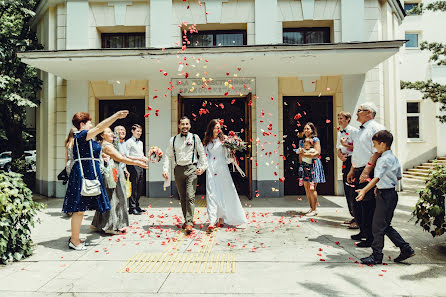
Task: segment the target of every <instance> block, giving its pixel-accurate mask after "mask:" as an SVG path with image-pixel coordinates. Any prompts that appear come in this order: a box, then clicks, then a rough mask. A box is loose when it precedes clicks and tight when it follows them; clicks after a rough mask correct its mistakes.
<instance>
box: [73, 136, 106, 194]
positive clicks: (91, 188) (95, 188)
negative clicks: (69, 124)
mask: <svg viewBox="0 0 446 297" xmlns="http://www.w3.org/2000/svg"><path fill="white" fill-rule="evenodd" d="M88 143H89V145H90V154H91V158H82V159H81V156H80V154H79V146H78V144H77V139H76V148H77V159H78V162H79V167H80V169H81V177H82V187H81V195H82V196H88V197H91V196H98V195H101V183H100V181H99V180H98V174H97V172H96V164H95V163H94V161H95V159H94V155H93V147H92V146H91V140H89V141H88ZM81 160H91V162H92V163H93V170H94V176H95V179H87V178H85V177H84V170H83V169H82V162H81ZM98 161H99V160H98Z"/></svg>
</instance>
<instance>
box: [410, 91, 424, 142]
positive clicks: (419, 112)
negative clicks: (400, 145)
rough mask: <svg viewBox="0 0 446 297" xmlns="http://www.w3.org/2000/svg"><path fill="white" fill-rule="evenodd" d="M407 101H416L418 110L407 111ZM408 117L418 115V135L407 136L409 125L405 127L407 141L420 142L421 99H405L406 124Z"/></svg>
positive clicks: (421, 139)
mask: <svg viewBox="0 0 446 297" xmlns="http://www.w3.org/2000/svg"><path fill="white" fill-rule="evenodd" d="M408 103H418V112H417V113H415V112H408V111H407V104H408ZM409 117H418V137H409V129H408V128H409V127H407V134H406V136H407V141H408V142H422V141H423V138H422V133H421V132H422V130H423V129H422V122H421V101H420V100H410V101H406V125H408V118H409Z"/></svg>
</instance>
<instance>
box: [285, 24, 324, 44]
mask: <svg viewBox="0 0 446 297" xmlns="http://www.w3.org/2000/svg"><path fill="white" fill-rule="evenodd" d="M283 43H287V44H309V43H330V28H325V27H323V28H285V29H283Z"/></svg>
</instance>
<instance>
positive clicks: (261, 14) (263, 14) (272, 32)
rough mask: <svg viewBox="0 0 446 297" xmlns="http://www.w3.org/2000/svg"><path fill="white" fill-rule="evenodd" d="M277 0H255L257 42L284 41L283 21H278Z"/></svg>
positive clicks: (275, 42)
mask: <svg viewBox="0 0 446 297" xmlns="http://www.w3.org/2000/svg"><path fill="white" fill-rule="evenodd" d="M277 7H278V6H277V0H255V8H254V13H255V25H254V27H255V28H254V31H255V42H256V44H277V43H282V32H281V31H282V23H281V22H278V21H277Z"/></svg>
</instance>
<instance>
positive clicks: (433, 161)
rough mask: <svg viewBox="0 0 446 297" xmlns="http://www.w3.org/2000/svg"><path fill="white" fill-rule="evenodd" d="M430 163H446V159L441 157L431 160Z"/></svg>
mask: <svg viewBox="0 0 446 297" xmlns="http://www.w3.org/2000/svg"><path fill="white" fill-rule="evenodd" d="M429 163H443V164H446V160H441V159H436V160H429Z"/></svg>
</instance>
